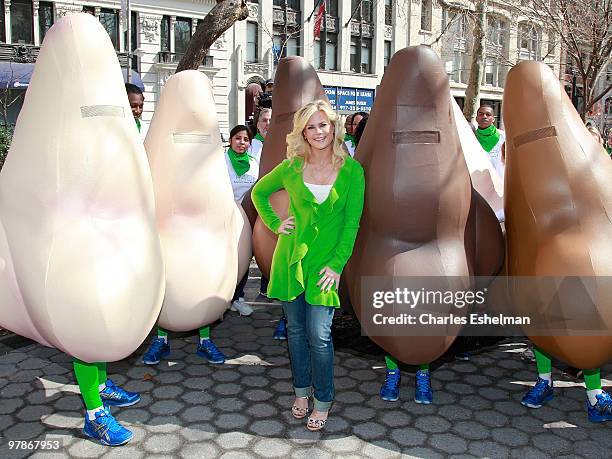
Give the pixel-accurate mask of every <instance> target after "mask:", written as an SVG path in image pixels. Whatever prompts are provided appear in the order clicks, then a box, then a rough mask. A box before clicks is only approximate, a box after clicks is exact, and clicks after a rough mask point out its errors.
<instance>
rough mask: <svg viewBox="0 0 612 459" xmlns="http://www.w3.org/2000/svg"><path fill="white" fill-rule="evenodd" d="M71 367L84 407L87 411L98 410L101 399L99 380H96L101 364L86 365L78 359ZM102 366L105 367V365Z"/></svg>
mask: <svg viewBox="0 0 612 459" xmlns="http://www.w3.org/2000/svg"><path fill="white" fill-rule="evenodd" d="M72 365H73V367H74V375H75V376H76V380H77V383H78V384H79V390H80V391H81V397H83V401H84V402H85V407H86V408H87V409H88V410H95V409H96V408H100V407H101V406H102V399H101V398H100V391H99V388H98V386H99V385H100V380H99V379H98V377H99V367H98V365H101V364H100V363H86V362H82V361H81V360H79V359H74V360H73V362H72ZM102 365H105V366H106V364H102ZM105 371H106V368H105Z"/></svg>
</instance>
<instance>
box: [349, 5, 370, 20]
mask: <svg viewBox="0 0 612 459" xmlns="http://www.w3.org/2000/svg"><path fill="white" fill-rule="evenodd" d="M355 10H356V12H355V15H354V16H353V19H355V20H356V21H361V22H373V20H374V14H373V12H374V7H373V1H372V0H351V13H352V12H353V11H355Z"/></svg>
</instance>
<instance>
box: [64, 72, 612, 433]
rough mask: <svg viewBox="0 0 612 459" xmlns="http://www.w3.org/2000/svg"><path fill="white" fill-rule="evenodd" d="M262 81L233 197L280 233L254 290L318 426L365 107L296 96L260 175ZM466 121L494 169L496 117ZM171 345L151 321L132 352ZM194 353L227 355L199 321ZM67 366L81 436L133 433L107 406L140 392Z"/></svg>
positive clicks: (546, 373) (392, 387) (597, 386)
mask: <svg viewBox="0 0 612 459" xmlns="http://www.w3.org/2000/svg"><path fill="white" fill-rule="evenodd" d="M272 89H273V84H272V82H271V81H270V82H266V84H265V88H264V92H262V95H260V96H259V98H258V100H259V102H260V105H258V107H257V112H256V114H255V119H254V122H253V125H252V126H248V125H247V124H244V125H242V124H241V125H237V126H235V127H234V128H233V129H232V130H231V132H230V139H229V145H228V147H227V150H226V152H225V155H226V164H227V170H228V175H229V180H230V182H231V184H232V188H233V192H234V199H235V201H236V202H237V203H241V202H242V201H243V199H244V197H245V196H246V195H247V194H248V193H249V192H251V196H252V201H253V203H254V205H255V208H256V209H257V212H258V213H259V216H260V218H261V219H262V221H263V223H264V224H265V225H266V226H267V227H268V228H269V229H270V230H271V231H272V232H274V233H275V234H277V235H278V242H277V246H276V249H275V252H274V256H273V263H272V270H271V273H270V280H269V286H268V280H267V279H265V278H264V277H263V276H262V279H261V285H260V290H261V294H263V295H267V296H269V297H270V298H274V299H277V300H280V301H281V302H282V305H283V313H284V315H283V317H282V319H281V320H280V321H279V323H278V325H277V327H276V329H275V330H274V332H273V336H274V338H275V339H286V340H288V351H289V357H290V362H291V371H292V378H293V386H294V392H295V399H294V402H293V404H292V406H291V407H290V409H291V413H292V415H293V417H295V418H296V419H303V418H306V417H307V422H306V427H307V428H308V429H309V430H311V431H317V430H321V429H323V428H324V426H325V423H326V421H327V418H328V416H329V412H330V409H331V407H332V403H333V399H334V393H335V388H334V347H333V339H332V336H331V325H332V320H333V317H334V312H335V309H336V308H338V307H339V306H340V298H339V295H338V287H339V283H340V276H341V274H342V271H343V269H344V266H345V265H346V263H347V261H348V259H349V258H350V256H351V254H352V251H353V246H354V243H355V239H356V236H357V231H358V228H359V221H360V218H361V213H362V209H363V204H364V192H365V177H364V171H363V168H362V166H361V165H360V163H359V162H358V161H356V160H355V159H353V156H354V154H355V151H356V149H357V147H358V145H359V142H360V139H361V136H362V134H363V132H364V129H365V127H366V124H367V121H368V113H366V112H357V113H353V114H351V115H349V116H347V117H346V118H345V119H344V122H343V121H342V119H341V118H340V116H339V115H338V114H337V113H336V112H335V111H334V110H333V109H332V107H331V106H330V105H329V103H327V102H325V101H315V102H312V103H308V104H306V105H305V106H304V107H302V108H301V109H300V110H299V111H298V112H297V113H296V114H295V117H294V127H293V131H292V132H291V133H290V134H289V135H288V136H287V156H286V159H285V160H284V161H283V162H282V163H281V164H279V165H278V166H277V167H275V168H274V169H273V170H272V171H271V172H270V173H268V174H266V175H265V176H263V177H260V176H259V164H260V159H261V153H262V149H263V145H264V143H265V139H266V136H267V134H268V128H269V126H270V120H271V116H272V109H271V104H270V106H268V104H269V102H270V101H271V95H272ZM126 91H127V94H128V99H129V103H130V106H131V108H132V113H133V115H134V120H135V123H136V127H137V129H138V130H139V132H140V133H141V135H142V136H143V137H144V135H145V134H146V129H147V126H146V124H145V123H144V122H143V121H142V120H141V114H142V106H143V102H144V96H143V94H142V91H141V90H140V89H139V88H138V87H136V86H134V85H130V84H127V85H126ZM476 123H477V125H478V126H477V129H476V130H475V136H476V138H477V139H478V142H479V143H480V145H481V146H482V147H483V149H484V150H485V151H486V152H487V153H488V155H489V157H490V159H491V163H492V164H493V166H494V168H495V170H497V171H498V173H500V174H501V175H502V176H503V173H504V163H505V147H504V145H505V143H504V142H505V134H504V132H503V131H502V130H500V129H498V128H497V127H496V117H495V113H494V110H493V107H491V106H490V105H482V106H481V107H480V108H479V109H478V112H477V115H476ZM591 132H592V133H593V134H594V135H595V132H593V131H591ZM597 134H599V133H598V132H597ZM599 139H601V136H600V135H599ZM602 144H603V142H602ZM280 189H285V190H286V191H287V193H288V195H289V200H290V204H289V210H290V211H289V217H287V218H285V219H281V218H279V216H278V215H277V214H276V213H275V211H274V209H273V208H272V206H271V204H270V201H269V197H270V195H271V194H272V193H274V192H276V191H278V190H280ZM332 189H333V190H335V192H334V193H333V199H332V197H330V196H332V193H331V192H332ZM498 218H499V217H498ZM315 234H316V235H317V236H315ZM315 237H317V243H316V244H315V243H314V238H315ZM296 241H297V243H296ZM304 246H305V247H307V248H308V249H307V250H306V251H305V252H304V250H301V247H304ZM247 279H248V272H247V274H246V275H245V276H244V277H243V278H242V279H241V281H240V282H239V283H238V285H237V287H236V291H235V293H234V297H233V299H232V305H231V308H232V309H233V310H234V311H237V312H238V313H239V314H240V315H244V316H248V315H250V314H251V313H252V312H253V309H252V308H251V306H250V305H249V304H248V303H247V302H246V301H245V298H244V287H245V284H246V282H247ZM170 352H171V351H170V341H169V334H168V331H167V330H164V329H163V328H161V327H157V333H156V334H155V336H154V337H153V339H152V342H151V343H150V345H149V348H148V349H147V351H146V352H145V354H144V356H143V358H142V361H143V363H145V364H147V365H157V364H159V363H160V361H161V360H162V359H164V358H166V357H168V356H169V355H170ZM196 352H197V354H198V355H199V356H201V357H202V358H204V359H205V360H206V361H208V362H209V363H211V364H223V363H224V362H225V359H226V357H225V355H224V354H223V352H221V351H220V350H219V349H218V348H217V347H216V346H215V344H214V342H213V341H212V340H211V327H210V326H208V325H207V326H204V327H201V328H200V329H199V342H198V346H197V351H196ZM533 352H534V354H535V361H536V367H537V373H538V378H537V382H536V384H535V385H534V386H533V387H531V388H530V389H529V390H528V391H527V393H526V394H525V396H524V397H523V399H522V404H523V405H525V406H527V407H529V408H539V407H541V406H543V405H544V404H545V403H547V402H549V401H550V400H551V399H552V398H553V396H554V389H553V382H552V360H551V358H550V356H548V355H547V354H545V353H544V352H543V351H541V350H539V349H537V348H534V349H533ZM461 358H469V355H466V354H464V355H462V356H461ZM385 363H386V374H385V380H384V382H383V384H382V386H381V389H380V397H381V399H383V400H386V401H389V402H395V401H397V400H399V395H400V380H401V375H400V369H399V365H398V364H399V362H398V360H397V359H396V358H394V357H393V356H392V355H386V357H385ZM431 363H432V362H421V364H420V365H418V370H417V372H416V376H415V393H414V401H415V402H416V403H422V404H430V403H433V401H434V394H433V391H432V386H431V377H430V364H431ZM74 371H75V375H76V379H77V382H78V384H79V388H80V391H81V395H82V397H83V400H84V404H85V406H86V419H85V427H84V432H85V434H86V435H88V436H89V437H91V438H92V439H95V440H97V441H99V442H100V443H102V444H105V445H121V444H125V443H127V442H128V441H129V440H130V439H131V438H132V433H131V432H130V431H129V430H128V429H126V428H125V427H123V426H122V425H121V424H120V423H119V422H118V421H116V419H115V418H114V417H113V416H112V414H111V412H110V407H111V406H115V407H126V406H131V405H134V404H136V403H138V401H139V400H140V395H139V394H137V393H134V392H129V391H126V390H124V389H122V388H121V387H118V386H117V385H115V384H114V383H113V382H112V380H110V379H108V377H107V373H106V364H105V363H103V362H98V363H86V362H82V361H80V360H77V359H75V360H74ZM583 376H584V380H585V383H586V392H587V403H586V406H587V415H588V418H589V420H591V421H593V422H603V421H609V420H612V398H611V397H610V395H609V394H608V393H606V392H605V391H603V390H602V386H601V377H600V371H599V369H585V370H584V372H583ZM311 400H312V408H313V409H312V412H311V411H310V408H311V403H310V402H311Z"/></svg>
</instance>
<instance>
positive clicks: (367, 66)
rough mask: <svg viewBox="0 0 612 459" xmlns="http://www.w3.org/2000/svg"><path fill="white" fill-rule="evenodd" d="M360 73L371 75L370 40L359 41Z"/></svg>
mask: <svg viewBox="0 0 612 459" xmlns="http://www.w3.org/2000/svg"><path fill="white" fill-rule="evenodd" d="M361 73H372V39H370V38H362V39H361Z"/></svg>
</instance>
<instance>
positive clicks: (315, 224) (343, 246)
mask: <svg viewBox="0 0 612 459" xmlns="http://www.w3.org/2000/svg"><path fill="white" fill-rule="evenodd" d="M302 165H303V159H302V158H296V159H294V160H293V161H290V160H288V159H286V160H284V161H283V162H282V163H280V164H279V165H278V166H276V167H275V168H274V169H273V170H272V171H270V173H269V174H267V175H265V176H264V177H261V178H260V179H259V181H258V182H257V183H256V184H255V187H254V188H253V190H252V192H251V197H252V199H253V204H255V208H256V209H257V212H259V216H260V217H261V219H262V220H263V222H264V223H265V224H266V226H267V227H268V228H270V230H272V232H274V233H275V234H278V228H279V226H280V224H281V219H280V218H279V217H278V215H276V213H275V212H274V209H272V206H271V205H270V199H269V198H270V195H271V194H272V193H274V192H276V191H278V190H280V189H283V188H284V189H285V190H286V191H287V193H288V194H289V201H290V203H289V215H293V216H294V217H295V229H294V230H293V231H292V233H291V234H279V235H278V242H277V243H276V249H275V250H274V256H273V258H272V268H271V273H270V285H268V296H270V297H272V298H278V299H279V300H281V301H293V300H295V299H296V298H297V297H298V296H299V295H300V294H302V293H303V292H306V301H307V302H308V303H309V304H313V305H323V306H334V307H340V298H339V297H338V291H337V290H336V288H335V287H334V288H332V289H330V290H329V291H328V292H327V293H323V292H322V291H321V288H320V287H319V286H317V282H319V280H320V279H321V275H320V274H319V271H321V269H323V268H324V267H325V266H329V267H330V268H331V269H332V270H334V271H335V272H337V273H338V274H340V273H342V270H343V269H344V266H345V265H346V263H347V262H348V259H349V257H350V256H351V254H352V253H353V246H354V245H355V239H356V238H357V230H358V229H359V220H360V219H361V212H362V210H363V196H364V191H365V178H364V174H363V168H362V167H361V164H359V163H358V162H357V161H355V160H354V159H353V158H351V157H349V156H347V157H346V159H345V162H344V166H342V168H341V169H340V171H339V172H338V177H337V178H336V181H335V182H334V185H333V186H332V188H331V190H330V193H329V196H328V198H327V199H326V200H325V201H323V202H322V203H321V204H318V203H317V201H316V199H315V197H314V195H313V194H312V193H311V192H310V190H309V189H308V188H307V187H306V185H304V178H303V174H302Z"/></svg>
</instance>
